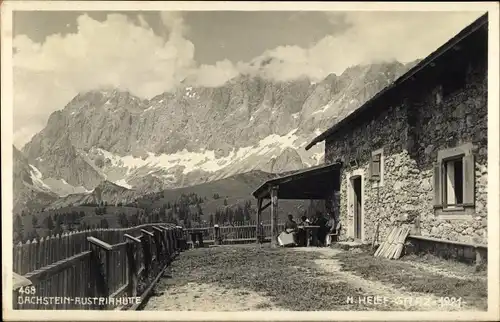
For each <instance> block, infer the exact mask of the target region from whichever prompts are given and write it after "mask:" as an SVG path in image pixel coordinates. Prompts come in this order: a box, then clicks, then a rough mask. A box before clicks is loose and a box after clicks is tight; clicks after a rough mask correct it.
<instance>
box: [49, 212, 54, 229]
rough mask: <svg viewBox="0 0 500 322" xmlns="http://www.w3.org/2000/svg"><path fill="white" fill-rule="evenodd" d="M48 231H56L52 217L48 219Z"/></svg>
mask: <svg viewBox="0 0 500 322" xmlns="http://www.w3.org/2000/svg"><path fill="white" fill-rule="evenodd" d="M47 229H48V231H49V232H52V230H54V221H53V220H52V216H50V215H49V216H48V217H47Z"/></svg>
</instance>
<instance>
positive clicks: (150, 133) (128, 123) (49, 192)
mask: <svg viewBox="0 0 500 322" xmlns="http://www.w3.org/2000/svg"><path fill="white" fill-rule="evenodd" d="M415 63H416V62H412V63H409V64H402V63H399V62H387V63H377V64H370V65H360V66H353V67H351V68H348V69H347V70H345V71H344V72H343V73H342V74H341V75H335V74H330V75H329V76H328V77H326V78H325V79H324V80H322V81H320V82H317V83H315V82H313V81H311V80H310V79H308V78H306V77H303V78H300V79H297V80H294V81H288V82H278V81H272V80H269V79H266V78H264V77H260V76H251V75H240V76H238V77H236V78H234V79H232V80H230V81H228V82H227V83H226V84H224V85H223V86H220V87H212V88H209V87H192V86H187V85H184V84H182V85H181V86H180V87H178V88H177V89H176V90H175V91H172V92H166V93H163V94H160V95H158V96H156V97H153V98H152V99H142V98H139V97H136V96H134V95H132V94H130V93H129V92H126V91H121V90H118V89H99V90H94V91H90V92H85V93H80V94H78V95H77V96H76V97H74V98H73V99H72V100H71V101H70V102H69V103H68V104H67V105H66V106H65V107H64V108H62V109H61V110H58V111H56V112H54V113H52V114H51V115H50V117H49V119H48V122H47V125H46V127H45V128H44V129H43V130H42V131H40V132H39V133H37V134H36V135H35V136H34V137H33V138H32V139H31V141H30V142H28V143H27V144H26V145H25V146H24V147H23V148H22V149H21V150H18V149H17V148H15V147H14V212H15V213H16V212H20V211H23V210H32V209H41V208H45V207H48V208H54V207H61V206H68V205H71V204H78V203H84V202H90V201H92V200H94V201H96V200H104V201H107V202H111V203H117V202H129V201H131V200H133V199H136V198H138V197H139V196H142V195H145V194H150V193H153V192H158V191H164V190H169V189H176V188H181V187H188V186H195V185H200V184H203V183H205V182H210V181H215V180H220V179H223V178H228V177H231V176H234V175H237V174H240V173H245V172H249V171H256V170H259V171H263V172H266V173H282V172H287V171H294V170H298V169H301V168H304V167H309V166H313V165H317V164H319V163H321V162H322V160H323V153H324V151H323V146H322V145H317V146H315V147H314V148H312V149H311V150H309V151H305V149H304V148H303V147H304V146H305V145H306V144H307V143H308V142H309V141H311V140H312V139H313V138H314V137H315V136H316V135H318V134H320V133H321V132H322V131H324V130H326V129H327V128H329V127H330V126H332V125H333V124H335V123H336V122H338V121H339V120H341V119H342V118H344V117H345V116H347V115H348V114H349V113H351V112H352V111H354V110H355V109H356V108H358V107H359V106H361V105H362V104H363V103H364V102H366V101H367V100H368V99H369V98H371V97H372V96H373V95H375V94H376V93H377V92H379V91H380V90H381V89H383V88H384V87H386V86H387V85H389V84H390V83H392V82H393V81H394V80H396V79H397V78H398V77H399V76H400V75H402V74H403V73H404V72H405V71H407V70H408V69H409V68H411V67H412V66H414V64H415Z"/></svg>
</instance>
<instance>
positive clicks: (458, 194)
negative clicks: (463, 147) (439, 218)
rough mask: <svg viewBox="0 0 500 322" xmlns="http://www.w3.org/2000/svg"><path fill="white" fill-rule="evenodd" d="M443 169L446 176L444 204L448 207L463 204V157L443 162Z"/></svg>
mask: <svg viewBox="0 0 500 322" xmlns="http://www.w3.org/2000/svg"><path fill="white" fill-rule="evenodd" d="M443 171H444V177H445V184H444V187H443V188H444V194H443V195H444V197H445V198H444V204H443V206H444V207H446V208H455V207H461V206H463V201H464V191H463V187H464V184H463V181H464V176H463V161H462V158H460V159H454V160H449V161H444V162H443Z"/></svg>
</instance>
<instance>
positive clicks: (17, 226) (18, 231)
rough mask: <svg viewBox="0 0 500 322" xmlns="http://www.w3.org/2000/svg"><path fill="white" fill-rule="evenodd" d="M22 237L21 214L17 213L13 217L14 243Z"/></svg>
mask: <svg viewBox="0 0 500 322" xmlns="http://www.w3.org/2000/svg"><path fill="white" fill-rule="evenodd" d="M23 239H24V225H23V220H22V218H21V216H19V215H17V216H16V218H15V219H14V241H15V242H16V243H18V242H20V241H22V240H23Z"/></svg>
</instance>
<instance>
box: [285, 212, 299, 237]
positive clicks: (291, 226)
mask: <svg viewBox="0 0 500 322" xmlns="http://www.w3.org/2000/svg"><path fill="white" fill-rule="evenodd" d="M297 229H298V227H297V223H296V222H295V220H293V216H292V214H288V220H287V221H286V222H285V232H286V233H293V232H296V231H297Z"/></svg>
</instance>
